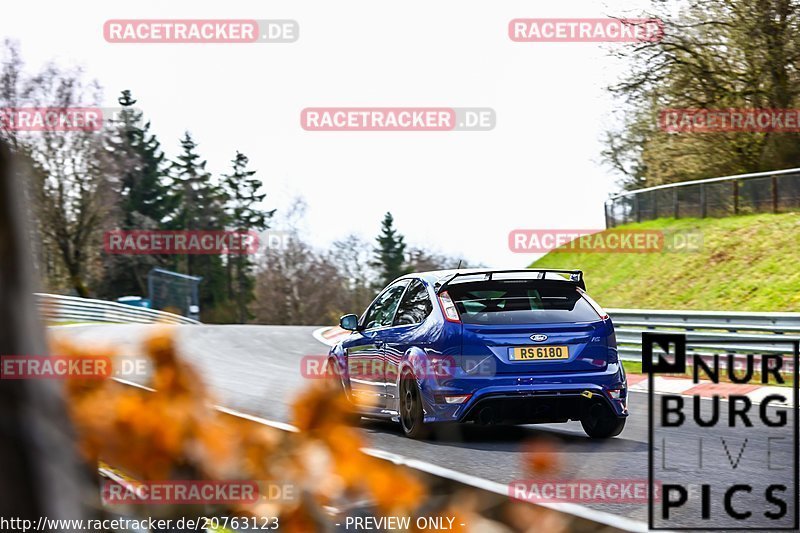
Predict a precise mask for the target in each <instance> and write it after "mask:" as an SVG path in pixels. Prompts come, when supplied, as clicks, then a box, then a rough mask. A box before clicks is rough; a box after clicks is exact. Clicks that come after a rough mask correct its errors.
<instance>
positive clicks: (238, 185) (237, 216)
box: [222, 151, 275, 323]
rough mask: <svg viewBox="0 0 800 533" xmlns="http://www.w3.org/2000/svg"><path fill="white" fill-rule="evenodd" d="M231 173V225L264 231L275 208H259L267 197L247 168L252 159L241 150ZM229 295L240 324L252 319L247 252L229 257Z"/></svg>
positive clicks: (228, 181) (250, 267)
mask: <svg viewBox="0 0 800 533" xmlns="http://www.w3.org/2000/svg"><path fill="white" fill-rule="evenodd" d="M231 163H233V170H232V172H231V174H228V175H223V176H222V178H223V186H224V188H225V194H226V200H227V202H226V206H225V207H226V208H225V212H226V215H227V217H228V224H229V225H230V227H231V228H232V229H234V230H237V231H254V232H255V231H263V230H265V229H267V228H268V227H269V220H270V219H271V218H272V215H273V214H275V210H274V209H273V210H271V211H265V210H263V209H261V208H259V207H258V205H259V204H260V203H261V202H263V200H264V198H265V197H266V196H267V195H266V193H262V192H260V190H261V186H262V183H261V180H259V179H258V178H256V177H255V174H256V172H255V171H254V170H248V169H247V165H248V163H249V160H248V158H247V156H245V155H244V154H242V153H241V152H238V151H237V152H236V156H235V157H234V159H233V160H232V161H231ZM227 266H228V294H229V296H230V298H231V299H232V300H233V301H234V302H235V304H236V314H237V318H238V321H239V322H240V323H245V322H247V320H248V319H249V318H250V314H249V313H248V311H247V304H249V303H250V302H252V301H253V299H254V295H253V289H254V288H255V280H254V278H253V275H252V271H253V266H254V265H253V262H252V260H251V258H250V256H249V255H247V254H236V255H229V256H228V263H227Z"/></svg>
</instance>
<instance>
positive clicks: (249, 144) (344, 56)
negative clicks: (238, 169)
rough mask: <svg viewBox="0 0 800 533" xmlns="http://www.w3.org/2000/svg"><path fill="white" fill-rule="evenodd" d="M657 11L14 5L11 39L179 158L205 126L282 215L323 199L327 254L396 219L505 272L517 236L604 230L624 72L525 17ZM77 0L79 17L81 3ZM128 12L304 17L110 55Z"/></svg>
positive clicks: (121, 47) (230, 1) (512, 6)
mask: <svg viewBox="0 0 800 533" xmlns="http://www.w3.org/2000/svg"><path fill="white" fill-rule="evenodd" d="M642 5H644V2H643V1H639V0H637V1H626V2H613V3H611V4H607V3H601V2H597V1H591V0H586V1H584V0H573V1H570V2H563V1H558V0H552V1H550V2H543V1H537V2H530V1H526V2H522V1H504V2H488V1H486V0H481V1H466V0H439V1H435V2H431V1H430V0H426V1H418V0H409V1H406V2H375V1H374V0H372V1H370V0H363V1H345V0H337V1H334V2H332V1H330V0H318V1H297V0H292V1H288V0H287V1H279V0H273V1H270V2H255V1H237V0H225V1H224V2H219V1H216V0H215V1H199V0H193V1H185V0H169V1H164V0H158V1H153V0H137V1H136V2H130V1H126V2H118V1H108V0H105V1H85V0H84V1H81V2H64V1H61V0H52V1H41V0H27V1H26V2H14V3H13V4H10V5H7V6H5V7H4V14H3V16H2V17H1V18H0V35H2V36H4V37H11V38H13V39H16V40H18V41H19V43H20V45H21V47H22V54H23V57H24V59H26V61H27V62H28V64H29V65H30V67H31V68H32V69H35V68H36V67H37V66H39V65H41V64H42V63H43V62H45V61H46V60H49V59H55V60H56V61H57V62H58V63H60V64H62V65H64V66H72V65H82V66H84V67H85V69H86V71H87V75H88V77H90V78H96V79H97V80H98V81H99V82H100V83H101V85H102V86H103V88H104V92H105V99H106V101H105V105H109V106H110V105H114V103H115V99H116V97H117V95H118V93H119V91H120V90H122V89H130V90H131V91H132V92H133V94H134V96H135V97H136V98H137V99H138V101H139V103H138V104H137V105H138V107H140V108H142V109H143V110H144V111H145V113H146V117H147V118H148V119H150V120H151V121H152V124H153V128H154V130H155V132H156V133H157V134H158V135H159V137H160V139H161V141H162V143H163V146H164V149H165V151H166V152H167V154H168V155H170V156H174V155H176V154H177V152H178V148H179V145H178V139H179V138H180V136H181V135H182V133H183V131H184V130H187V129H188V130H189V131H191V132H192V134H193V135H194V136H195V139H196V141H197V142H198V143H199V145H200V152H201V154H202V156H203V157H205V158H206V159H207V160H208V168H209V169H210V170H212V171H214V172H222V171H226V170H227V168H228V164H229V161H230V160H231V159H232V157H233V154H234V152H235V150H240V151H242V152H244V153H245V154H246V155H248V156H249V157H250V159H251V162H252V166H253V168H255V169H257V170H258V171H259V174H260V176H261V177H262V179H263V180H264V183H265V186H266V190H267V192H268V195H269V196H268V205H269V206H271V207H277V208H278V209H279V210H280V209H285V208H286V207H288V205H289V204H290V202H291V200H292V198H293V197H295V196H303V197H304V198H305V200H306V202H307V203H308V211H307V218H306V220H305V227H306V230H307V232H308V236H309V238H310V239H311V240H312V242H313V243H314V244H316V245H319V246H327V245H328V244H329V243H330V242H331V241H333V240H335V239H337V238H340V237H342V236H344V235H346V234H347V233H350V232H356V233H360V234H362V235H363V236H364V237H366V238H369V239H372V238H373V236H374V235H375V234H376V233H377V231H378V228H379V224H380V220H381V218H382V216H383V214H384V213H385V212H386V211H391V212H392V213H393V214H394V216H395V219H396V223H397V226H398V228H399V229H400V231H401V232H402V233H404V234H405V235H406V239H407V241H408V242H409V243H410V244H412V245H421V246H425V247H430V248H433V249H436V250H438V251H441V252H445V253H448V254H453V255H456V254H463V255H464V256H466V257H467V258H468V259H470V260H472V261H477V262H482V263H484V264H486V265H488V266H496V267H501V266H503V267H524V266H526V265H527V264H528V263H529V262H530V261H531V259H532V256H527V255H520V254H514V253H511V252H510V251H509V250H508V247H507V237H508V233H509V231H510V230H512V229H515V228H540V229H541V228H567V229H588V228H599V227H602V226H603V200H604V199H605V198H606V197H607V195H608V193H609V192H610V191H613V190H616V187H615V181H616V178H617V177H616V176H614V175H613V174H612V172H611V171H610V170H609V169H608V168H606V167H604V166H603V165H601V163H600V155H599V154H600V151H601V149H602V144H601V139H602V135H603V131H604V129H605V128H606V127H607V125H608V121H609V120H610V119H611V112H612V105H613V103H612V101H611V99H610V97H609V96H608V95H607V94H606V93H605V91H604V87H605V86H606V85H608V84H609V83H611V82H613V81H614V80H615V79H617V78H618V77H619V76H620V74H621V73H623V72H624V65H622V64H620V63H619V62H617V61H616V60H614V59H612V58H611V57H609V56H608V49H609V47H610V46H614V47H624V46H631V45H630V44H622V43H620V44H614V45H599V44H593V43H517V42H512V41H511V40H510V39H509V37H508V33H507V31H508V30H507V28H508V23H509V21H510V20H512V19H514V18H546V17H560V18H574V17H603V16H622V15H627V16H632V15H635V14H637V13H638V12H639V9H640V7H641V6H642ZM76 6H80V7H79V8H78V7H76ZM125 18H137V19H143V18H162V19H163V18H184V19H186V18H194V19H204V18H225V19H232V18H247V19H293V20H296V21H297V22H298V24H299V27H300V38H299V39H298V40H297V41H296V42H294V43H290V44H264V43H253V44H112V43H108V42H106V41H105V40H104V38H103V23H104V22H105V21H106V20H108V19H125ZM339 106H350V107H369V106H374V107H490V108H492V109H494V110H495V111H496V116H497V124H496V127H495V129H494V130H492V131H488V132H486V131H449V132H314V131H304V130H303V129H302V128H301V127H300V113H301V110H302V109H304V108H306V107H339Z"/></svg>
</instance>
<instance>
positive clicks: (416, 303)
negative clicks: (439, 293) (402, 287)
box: [394, 280, 433, 326]
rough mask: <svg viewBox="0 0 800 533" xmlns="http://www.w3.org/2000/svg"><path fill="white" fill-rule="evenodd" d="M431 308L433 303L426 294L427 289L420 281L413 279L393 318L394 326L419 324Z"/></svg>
mask: <svg viewBox="0 0 800 533" xmlns="http://www.w3.org/2000/svg"><path fill="white" fill-rule="evenodd" d="M432 310H433V304H432V303H431V299H430V297H429V296H428V290H427V289H426V288H425V285H423V283H422V282H421V281H418V280H414V281H412V282H411V285H410V286H409V287H408V290H407V291H406V294H405V296H403V301H402V302H400V307H399V308H398V309H397V315H396V316H395V318H394V324H395V326H403V325H408V324H419V323H420V322H422V321H423V320H425V318H427V316H428V315H429V314H430V312H431V311H432Z"/></svg>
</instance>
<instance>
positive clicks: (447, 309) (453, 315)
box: [439, 291, 461, 322]
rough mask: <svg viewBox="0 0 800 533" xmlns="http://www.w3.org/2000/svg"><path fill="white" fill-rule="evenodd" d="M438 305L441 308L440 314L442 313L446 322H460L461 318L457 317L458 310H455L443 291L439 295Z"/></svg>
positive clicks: (448, 296)
mask: <svg viewBox="0 0 800 533" xmlns="http://www.w3.org/2000/svg"><path fill="white" fill-rule="evenodd" d="M439 305H441V306H442V313H444V318H445V319H446V320H447V321H448V322H461V318H460V317H459V316H458V309H456V304H454V303H453V300H452V299H451V298H450V295H449V294H447V291H444V292H443V293H442V294H440V295H439Z"/></svg>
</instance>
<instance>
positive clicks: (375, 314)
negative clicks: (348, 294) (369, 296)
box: [364, 281, 406, 329]
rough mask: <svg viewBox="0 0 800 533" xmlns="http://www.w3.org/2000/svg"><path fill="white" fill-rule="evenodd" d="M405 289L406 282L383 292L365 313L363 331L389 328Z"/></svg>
mask: <svg viewBox="0 0 800 533" xmlns="http://www.w3.org/2000/svg"><path fill="white" fill-rule="evenodd" d="M405 288H406V282H405V281H402V282H400V283H396V284H394V285H392V286H391V287H389V288H388V289H387V290H386V291H384V293H383V294H381V295H380V296H379V297H378V299H377V300H375V303H373V304H372V307H370V308H369V310H368V311H367V316H366V318H365V319H364V324H365V326H364V329H372V328H379V327H381V326H390V325H391V324H392V318H394V312H395V310H396V309H397V305H398V304H399V303H400V297H401V296H402V295H403V290H405Z"/></svg>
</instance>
